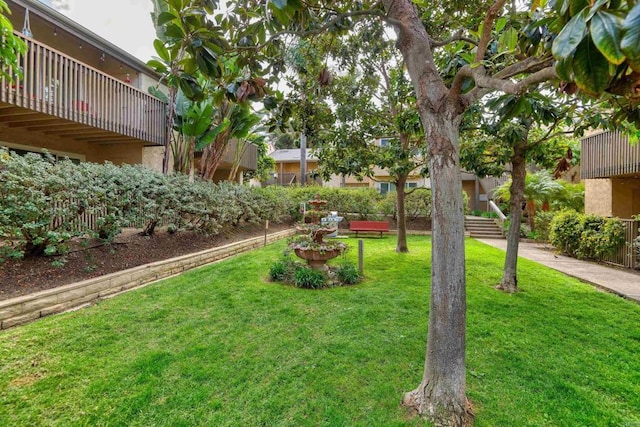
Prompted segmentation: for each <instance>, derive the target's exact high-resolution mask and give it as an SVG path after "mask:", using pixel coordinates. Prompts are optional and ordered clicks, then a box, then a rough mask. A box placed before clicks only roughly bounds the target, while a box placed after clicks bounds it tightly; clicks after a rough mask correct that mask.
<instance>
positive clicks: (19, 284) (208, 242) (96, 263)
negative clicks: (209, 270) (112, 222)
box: [0, 218, 431, 301]
mask: <svg viewBox="0 0 640 427" xmlns="http://www.w3.org/2000/svg"><path fill="white" fill-rule="evenodd" d="M389 224H390V227H391V229H392V230H393V229H396V223H395V221H394V220H392V219H391V220H389ZM292 226H293V225H292V224H270V226H269V233H274V232H277V231H281V230H285V229H288V228H291V227H292ZM342 228H344V229H346V228H347V225H346V224H343V225H342V227H341V229H342ZM407 229H408V230H420V231H426V230H430V229H431V223H430V221H426V220H425V219H424V218H418V219H415V220H414V219H411V218H407ZM262 235H264V226H263V225H244V226H242V227H235V228H229V229H225V230H223V231H222V232H221V233H219V234H217V235H215V236H206V235H203V234H198V233H192V232H181V233H175V234H169V233H167V232H166V231H163V230H160V231H158V232H157V233H156V234H155V235H153V236H151V237H144V236H140V234H138V233H137V231H136V230H125V232H123V233H122V234H121V235H119V236H118V237H117V238H116V241H115V242H114V243H113V244H110V245H102V244H100V242H90V243H89V245H88V248H83V247H81V246H79V245H78V247H76V248H74V250H73V251H72V252H71V253H70V254H68V255H67V256H66V259H67V261H66V263H65V264H64V266H63V267H55V266H53V265H52V261H54V260H55V259H56V258H54V257H33V258H25V259H23V260H11V261H7V262H5V263H4V264H0V301H2V300H7V299H10V298H14V297H18V296H21V295H28V294H31V293H34V292H38V291H42V290H45V289H51V288H55V287H58V286H62V285H67V284H70V283H75V282H79V281H82V280H86V279H91V278H93V277H98V276H102V275H104V274H109V273H114V272H116V271H121V270H126V269H128V268H133V267H137V266H139V265H144V264H148V263H151V262H154V261H160V260H164V259H169V258H174V257H177V256H181V255H186V254H190V253H193V252H198V251H202V250H205V249H210V248H215V247H218V246H223V245H226V244H229V243H234V242H237V241H240V240H244V239H249V238H251V237H256V236H262Z"/></svg>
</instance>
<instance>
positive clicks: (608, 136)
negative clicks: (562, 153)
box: [580, 132, 640, 179]
mask: <svg viewBox="0 0 640 427" xmlns="http://www.w3.org/2000/svg"><path fill="white" fill-rule="evenodd" d="M581 146H582V148H581V151H582V152H581V157H580V175H581V177H582V178H586V179H589V178H609V177H612V176H618V175H626V174H633V173H640V144H636V145H631V144H630V143H629V141H628V139H627V138H626V137H625V136H624V135H622V134H620V133H619V132H602V133H599V134H596V135H591V136H588V137H586V138H583V139H582V144H581Z"/></svg>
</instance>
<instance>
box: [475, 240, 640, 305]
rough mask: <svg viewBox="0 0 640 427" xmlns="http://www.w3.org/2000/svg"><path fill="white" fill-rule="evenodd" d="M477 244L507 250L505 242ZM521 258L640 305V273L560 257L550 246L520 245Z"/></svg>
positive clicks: (483, 241) (536, 244) (486, 241)
mask: <svg viewBox="0 0 640 427" xmlns="http://www.w3.org/2000/svg"><path fill="white" fill-rule="evenodd" d="M477 240H478V241H480V242H482V243H486V244H487V245H490V246H493V247H496V248H498V249H502V250H504V251H506V250H507V241H506V240H505V239H477ZM518 256H520V257H521V258H526V259H529V260H531V261H535V262H537V263H539V264H542V265H545V266H547V267H549V268H553V269H554V270H558V271H560V272H562V273H564V274H566V275H568V276H572V277H575V278H577V279H580V280H582V281H583V282H586V283H590V284H592V285H595V286H597V287H598V288H602V289H604V290H606V291H609V292H612V293H614V294H617V295H620V296H621V297H624V298H627V299H630V300H633V301H635V302H637V303H640V273H637V272H634V271H633V270H623V269H619V268H615V267H608V266H606V265H602V264H596V263H594V262H589V261H580V260H578V259H575V258H570V257H568V256H564V255H558V254H556V253H555V250H554V249H553V248H552V247H551V246H549V245H548V244H544V243H528V242H520V245H519V246H518Z"/></svg>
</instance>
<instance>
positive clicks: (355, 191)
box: [288, 186, 383, 219]
mask: <svg viewBox="0 0 640 427" xmlns="http://www.w3.org/2000/svg"><path fill="white" fill-rule="evenodd" d="M288 194H289V197H290V198H291V200H292V212H291V215H292V216H295V215H296V214H297V212H298V209H299V206H300V203H302V202H308V201H309V200H312V199H313V198H314V196H315V195H316V194H318V195H319V196H320V199H321V200H326V201H327V204H326V205H325V206H324V208H323V210H326V211H338V212H339V213H340V214H341V215H343V216H344V214H347V213H355V214H357V215H358V217H359V218H361V219H367V218H368V217H370V216H371V215H373V214H376V205H377V202H378V201H379V200H382V198H383V197H382V195H381V194H380V193H379V192H378V191H376V190H375V189H373V188H328V187H317V186H309V187H289V188H288ZM307 209H309V207H307Z"/></svg>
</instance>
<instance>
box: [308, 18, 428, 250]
mask: <svg viewBox="0 0 640 427" xmlns="http://www.w3.org/2000/svg"><path fill="white" fill-rule="evenodd" d="M367 30H368V32H367V34H366V35H364V36H362V37H361V36H359V35H355V34H354V35H352V36H350V37H347V38H345V40H342V41H334V42H333V43H331V44H330V51H329V55H331V57H332V59H333V61H335V63H336V68H338V69H339V70H341V71H342V73H341V74H340V73H336V77H335V78H334V81H333V84H332V85H331V88H330V98H331V101H332V102H331V104H332V105H333V108H334V111H335V118H336V122H335V123H334V124H333V125H332V126H331V127H330V128H329V129H326V130H325V132H323V138H321V140H320V145H319V146H317V147H316V148H317V151H316V152H317V155H318V159H319V164H320V168H321V171H322V172H323V174H324V175H325V176H326V175H330V174H340V175H354V176H356V177H359V178H360V177H364V176H368V177H371V178H372V177H374V176H375V173H376V171H375V168H382V169H385V170H386V171H387V172H388V173H389V176H390V178H391V182H392V183H393V184H395V186H396V189H397V191H396V205H397V213H398V217H397V218H398V234H397V244H396V251H397V252H408V251H409V248H408V246H407V232H406V229H407V226H406V211H405V194H406V193H405V184H406V182H407V180H408V179H409V177H410V175H411V174H420V175H423V176H424V175H425V174H426V153H425V148H426V146H425V144H424V133H423V131H422V126H421V124H420V118H419V117H418V114H417V111H416V109H415V97H414V96H413V87H412V86H411V83H410V82H409V80H408V77H407V76H406V75H405V69H404V64H403V61H402V58H401V57H399V54H398V52H397V50H396V49H395V47H394V46H393V41H392V40H389V38H388V37H387V36H386V35H385V29H384V27H383V26H382V25H381V23H373V25H370V26H368V28H367ZM381 137H384V140H385V142H386V145H385V146H384V147H382V146H379V145H378V140H379V138H381Z"/></svg>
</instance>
